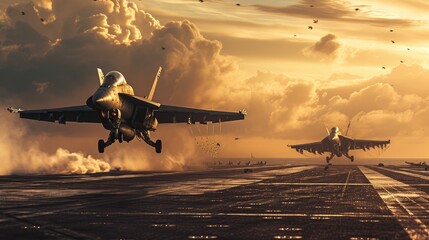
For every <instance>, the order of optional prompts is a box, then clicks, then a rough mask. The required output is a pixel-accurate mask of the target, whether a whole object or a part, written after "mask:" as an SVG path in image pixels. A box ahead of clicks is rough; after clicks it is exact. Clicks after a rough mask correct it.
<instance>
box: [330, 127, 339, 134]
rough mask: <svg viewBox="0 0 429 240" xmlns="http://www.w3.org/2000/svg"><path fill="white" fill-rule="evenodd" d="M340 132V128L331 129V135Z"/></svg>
mask: <svg viewBox="0 0 429 240" xmlns="http://www.w3.org/2000/svg"><path fill="white" fill-rule="evenodd" d="M339 131H340V129H339V128H338V127H333V128H331V133H334V134H335V133H337V132H339Z"/></svg>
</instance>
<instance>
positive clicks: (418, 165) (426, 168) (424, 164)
mask: <svg viewBox="0 0 429 240" xmlns="http://www.w3.org/2000/svg"><path fill="white" fill-rule="evenodd" d="M405 163H406V164H408V165H411V166H413V167H424V168H425V170H426V171H428V170H429V166H428V165H427V164H426V162H419V163H413V162H405Z"/></svg>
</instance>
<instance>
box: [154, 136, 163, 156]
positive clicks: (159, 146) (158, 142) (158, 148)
mask: <svg viewBox="0 0 429 240" xmlns="http://www.w3.org/2000/svg"><path fill="white" fill-rule="evenodd" d="M161 150H162V141H161V140H159V139H158V140H156V142H155V151H156V153H161Z"/></svg>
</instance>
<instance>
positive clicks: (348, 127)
mask: <svg viewBox="0 0 429 240" xmlns="http://www.w3.org/2000/svg"><path fill="white" fill-rule="evenodd" d="M350 123H352V121H350V122H349V125H348V126H347V131H346V136H347V134H349V129H350Z"/></svg>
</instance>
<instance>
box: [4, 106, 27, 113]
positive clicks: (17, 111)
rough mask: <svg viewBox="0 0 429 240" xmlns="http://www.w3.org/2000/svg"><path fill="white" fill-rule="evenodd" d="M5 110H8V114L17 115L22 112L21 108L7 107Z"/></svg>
mask: <svg viewBox="0 0 429 240" xmlns="http://www.w3.org/2000/svg"><path fill="white" fill-rule="evenodd" d="M7 110H8V111H9V112H10V113H19V112H22V111H23V110H22V109H21V108H13V107H8V108H7Z"/></svg>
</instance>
